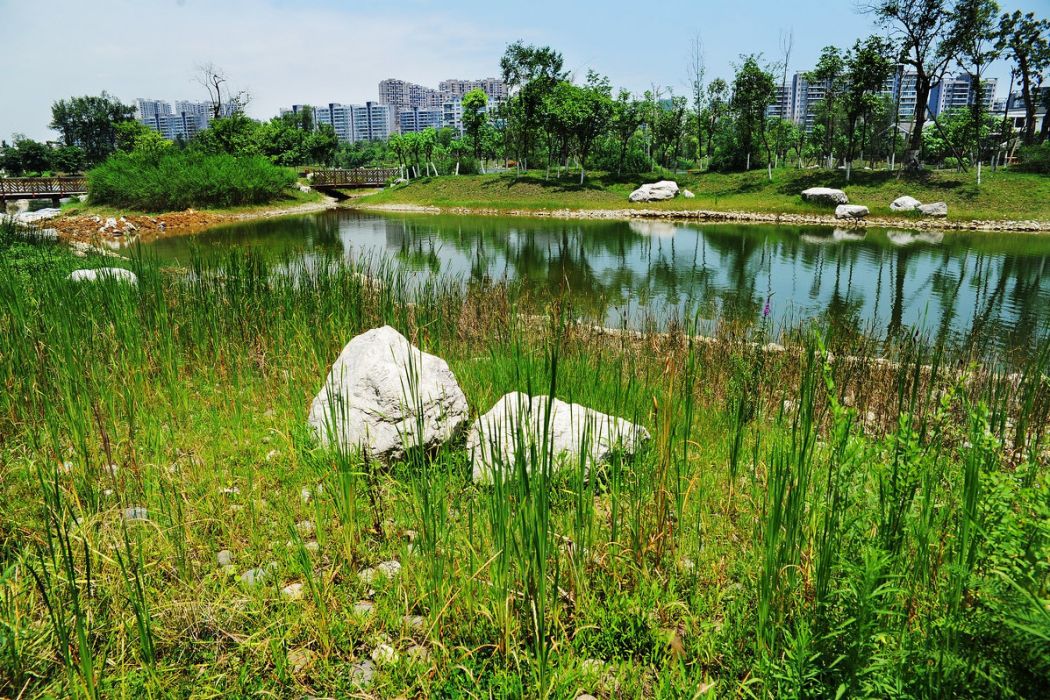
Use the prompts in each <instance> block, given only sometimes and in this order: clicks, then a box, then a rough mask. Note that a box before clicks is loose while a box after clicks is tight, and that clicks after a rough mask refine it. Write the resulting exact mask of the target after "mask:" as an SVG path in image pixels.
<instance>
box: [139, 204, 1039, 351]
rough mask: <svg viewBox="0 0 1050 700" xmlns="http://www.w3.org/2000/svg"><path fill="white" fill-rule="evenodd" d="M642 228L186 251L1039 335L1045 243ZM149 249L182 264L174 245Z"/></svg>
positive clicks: (738, 315)
mask: <svg viewBox="0 0 1050 700" xmlns="http://www.w3.org/2000/svg"><path fill="white" fill-rule="evenodd" d="M642 223H646V224H650V222H642ZM656 223H658V224H659V226H656V225H652V224H650V225H639V224H638V222H635V225H633V226H632V225H631V224H629V223H626V222H603V221H566V220H553V219H547V220H544V219H525V218H512V219H507V218H496V217H419V216H406V217H376V216H371V215H365V214H358V213H348V212H340V213H333V214H328V215H323V216H314V217H302V218H294V219H280V220H272V221H263V222H252V223H250V224H243V225H239V226H236V227H230V228H228V229H220V230H217V231H215V232H213V233H209V234H205V235H202V236H200V237H199V241H198V244H199V245H202V246H207V247H209V249H216V250H218V249H224V248H227V247H229V246H233V245H237V246H254V247H264V246H265V247H266V249H267V250H268V251H270V252H273V253H275V254H277V255H293V254H302V253H307V254H309V253H311V252H315V253H320V252H325V253H338V254H343V255H348V256H351V255H353V256H362V255H366V254H373V255H387V256H391V257H394V258H396V259H397V260H399V261H400V263H401V264H402V265H405V266H407V267H409V268H411V269H412V270H416V271H418V272H420V273H427V274H429V273H433V272H440V273H450V272H451V273H458V274H462V275H463V276H464V277H466V278H467V279H469V280H473V281H490V280H494V279H496V280H498V279H499V278H502V277H504V276H505V277H507V278H511V279H518V280H524V284H525V285H526V286H527V287H528V288H530V289H531V290H532V292H533V293H535V294H539V295H546V296H551V297H553V296H558V295H568V296H570V297H571V298H572V300H573V303H574V306H576V307H577V308H579V309H583V310H585V311H589V312H591V313H594V314H595V315H597V316H604V315H605V311H606V310H607V309H608V308H623V307H627V306H629V305H630V306H633V307H635V308H638V307H642V308H647V309H649V310H652V311H654V312H655V313H656V315H657V316H659V315H660V314H661V313H663V312H665V311H666V310H668V309H672V310H674V311H675V312H677V313H678V314H682V313H688V314H692V313H700V314H701V315H702V316H705V317H712V316H714V315H715V314H718V315H719V316H720V317H721V318H722V319H723V320H728V321H733V322H737V323H740V322H744V323H747V322H754V321H756V320H758V319H759V318H760V317H761V313H762V308H763V306H764V304H765V300H766V298H767V296H768V295H769V294H770V293H771V291H772V290H774V289H780V290H788V291H781V292H780V293H779V295H778V296H777V297H775V298H774V299H773V312H774V315H775V317H776V319H777V320H778V321H780V322H781V323H783V322H784V321H785V320H790V321H799V320H802V319H803V317H813V316H819V317H820V318H821V319H822V320H823V321H824V322H825V323H828V324H830V325H832V326H834V327H837V328H838V329H839V330H840V331H842V332H853V333H857V332H862V331H867V330H870V326H871V324H872V323H873V322H878V323H880V324H881V332H884V333H888V334H891V335H910V334H911V333H912V332H914V330H915V326H917V325H920V324H921V325H922V327H923V329H924V330H925V331H926V332H928V333H930V334H931V335H933V336H934V338H935V339H937V340H939V341H942V342H946V343H947V342H964V343H967V344H970V345H973V346H975V347H982V346H983V345H984V344H986V343H989V342H991V343H994V344H995V345H996V346H999V347H1002V346H1004V345H1005V346H1015V347H1016V346H1020V347H1032V346H1033V345H1034V344H1035V343H1036V342H1037V339H1038V338H1039V337H1040V336H1041V335H1045V334H1046V333H1047V324H1048V319H1050V281H1048V280H1046V277H1045V276H1044V275H1043V273H1044V272H1045V271H1046V269H1047V260H1048V258H1050V241H1043V240H1042V239H1037V238H1025V239H1019V238H1009V237H995V238H993V237H990V236H988V237H983V238H975V237H970V236H966V235H960V236H951V235H949V236H943V237H942V236H939V235H932V234H911V233H907V232H878V231H873V230H869V231H868V232H867V233H866V234H862V233H855V232H851V231H847V230H843V231H836V232H829V231H828V230H827V229H819V228H818V229H814V228H804V227H802V228H792V227H773V226H739V225H728V224H721V225H705V226H698V225H683V224H672V223H668V222H656ZM170 240H177V239H170ZM162 244H163V245H162ZM157 246H158V250H157V252H158V254H162V255H163V254H165V253H170V254H172V255H180V254H184V253H185V252H186V246H184V245H182V246H180V244H179V243H177V242H176V243H170V242H160V243H158V244H157ZM165 246H166V247H165ZM162 248H163V250H161V249H162ZM785 297H788V298H785ZM924 311H925V312H928V315H927V317H926V318H925V319H924V318H923V313H924Z"/></svg>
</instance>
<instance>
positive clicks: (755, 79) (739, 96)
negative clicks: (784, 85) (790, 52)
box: [732, 54, 776, 165]
mask: <svg viewBox="0 0 1050 700" xmlns="http://www.w3.org/2000/svg"><path fill="white" fill-rule="evenodd" d="M743 58H744V62H743V63H742V64H741V65H740V66H739V67H738V68H737V71H736V75H735V76H734V78H733V104H732V107H733V111H734V112H735V113H736V117H737V120H736V122H737V129H738V131H739V134H740V145H741V147H742V148H743V153H742V155H743V157H744V159H745V160H746V163H747V164H748V165H750V162H751V154H752V153H753V152H754V147H755V142H756V136H757V137H758V140H761V141H762V143H763V144H764V146H765V149H766V160H767V161H768V162H770V163H771V162H772V160H773V158H772V153H771V152H770V146H769V140H768V134H766V107H768V106H769V104H770V103H771V102H772V101H773V98H774V97H775V95H776V86H775V85H774V82H773V74H772V73H770V72H769V71H767V70H766V69H764V68H763V67H762V66H761V65H760V64H759V62H758V56H755V55H754V54H752V55H750V56H745V57H743Z"/></svg>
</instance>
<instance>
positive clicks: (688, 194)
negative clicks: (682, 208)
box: [682, 190, 696, 199]
mask: <svg viewBox="0 0 1050 700" xmlns="http://www.w3.org/2000/svg"><path fill="white" fill-rule="evenodd" d="M682 196H683V197H685V198H686V199H695V198H696V195H695V194H693V193H692V192H690V191H689V190H682Z"/></svg>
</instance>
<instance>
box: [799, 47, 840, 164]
mask: <svg viewBox="0 0 1050 700" xmlns="http://www.w3.org/2000/svg"><path fill="white" fill-rule="evenodd" d="M845 75H846V61H845V59H843V57H842V53H841V52H840V51H839V50H838V48H837V47H835V46H825V47H824V48H823V49H822V50H821V52H820V59H819V60H818V61H817V65H816V67H815V68H814V69H813V70H812V71H810V72H809V73H808V74H807V75H806V78H807V80H809V81H810V82H814V83H820V84H822V85H823V86H824V99H823V100H822V102H823V109H822V111H823V113H824V156H825V158H827V160H828V163H829V167H830V163H831V161H832V158H833V157H834V150H835V118H836V116H837V115H838V113H837V112H836V111H835V110H836V108H837V107H839V103H838V98H839V94H840V93H841V92H842V89H843V87H844V79H845Z"/></svg>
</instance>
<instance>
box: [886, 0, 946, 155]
mask: <svg viewBox="0 0 1050 700" xmlns="http://www.w3.org/2000/svg"><path fill="white" fill-rule="evenodd" d="M866 9H867V11H869V12H872V13H873V14H874V15H875V17H876V18H877V20H878V22H879V24H880V25H882V26H883V27H884V28H885V29H887V30H888V31H889V32H890V36H891V38H892V39H894V40H895V41H896V42H897V43H898V45H900V47H901V60H902V61H903V62H904V63H905V64H906V65H908V66H910V67H911V68H912V70H913V71H914V72H915V121H914V125H913V126H912V130H911V136H910V137H909V142H908V151H909V155H908V165H909V167H911V168H918V167H920V166H921V155H922V129H923V126H924V125H925V124H926V111H927V109H928V103H929V101H930V91H931V90H932V89H933V88H934V87H935V86H936V85H937V84H938V83H940V81H941V79H942V77H943V76H944V71H945V69H946V68H947V66H948V63H949V61H950V60H951V54H950V52H946V51H944V50H942V48H941V42H942V41H945V40H946V38H947V36H948V31H947V30H948V27H950V26H951V22H952V16H953V11H954V7H953V0H876V2H875V3H874V4H869V5H867V6H866Z"/></svg>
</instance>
